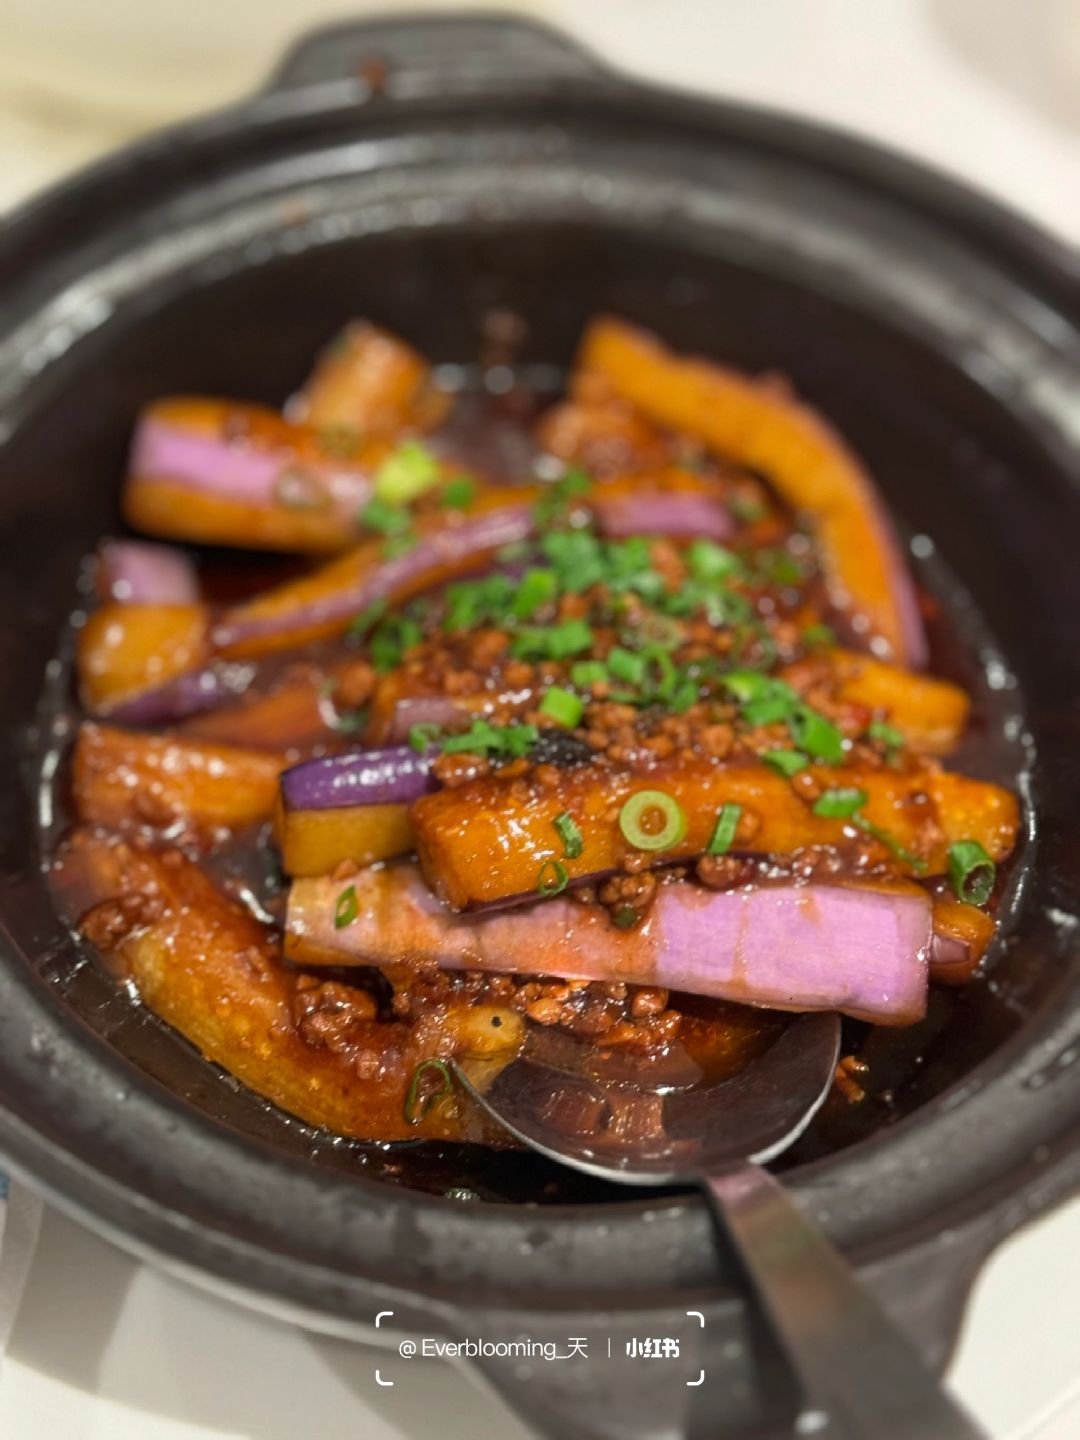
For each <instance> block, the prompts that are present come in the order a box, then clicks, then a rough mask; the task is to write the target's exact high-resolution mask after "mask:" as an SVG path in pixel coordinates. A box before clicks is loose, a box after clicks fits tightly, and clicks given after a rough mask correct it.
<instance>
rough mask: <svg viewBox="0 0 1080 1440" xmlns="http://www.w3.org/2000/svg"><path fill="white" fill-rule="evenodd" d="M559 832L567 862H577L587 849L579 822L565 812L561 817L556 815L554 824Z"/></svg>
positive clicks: (568, 812) (567, 811)
mask: <svg viewBox="0 0 1080 1440" xmlns="http://www.w3.org/2000/svg"><path fill="white" fill-rule="evenodd" d="M552 823H553V824H554V826H555V829H556V830H557V831H558V832H559V839H560V840H561V841H562V843H563V855H564V856H565V858H566V859H567V860H576V859H577V858H578V856H579V855H580V854H581V852H582V851H583V850H584V849H585V837H584V836H583V835H582V833H581V830H580V828H579V826H578V823H577V821H576V820H575V819H574V817H573V816H572V815H571V814H570V811H569V810H564V811H563V812H562V814H561V815H556V816H555V819H554V821H553V822H552Z"/></svg>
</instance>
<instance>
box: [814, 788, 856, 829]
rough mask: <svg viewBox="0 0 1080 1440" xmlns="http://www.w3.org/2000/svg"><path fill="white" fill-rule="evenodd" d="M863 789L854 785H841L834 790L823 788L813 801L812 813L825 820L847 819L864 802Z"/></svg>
mask: <svg viewBox="0 0 1080 1440" xmlns="http://www.w3.org/2000/svg"><path fill="white" fill-rule="evenodd" d="M867 798H868V797H867V794H866V791H865V790H857V789H855V787H854V786H847V785H841V786H838V787H837V788H836V789H835V790H823V791H822V792H821V794H820V795H819V797H818V799H817V800H816V801H815V803H814V814H815V815H821V816H823V817H824V818H825V819H826V820H849V819H850V818H851V817H852V815H854V814H855V811H856V810H861V809H862V807H863V806H864V805H865V804H866V801H867Z"/></svg>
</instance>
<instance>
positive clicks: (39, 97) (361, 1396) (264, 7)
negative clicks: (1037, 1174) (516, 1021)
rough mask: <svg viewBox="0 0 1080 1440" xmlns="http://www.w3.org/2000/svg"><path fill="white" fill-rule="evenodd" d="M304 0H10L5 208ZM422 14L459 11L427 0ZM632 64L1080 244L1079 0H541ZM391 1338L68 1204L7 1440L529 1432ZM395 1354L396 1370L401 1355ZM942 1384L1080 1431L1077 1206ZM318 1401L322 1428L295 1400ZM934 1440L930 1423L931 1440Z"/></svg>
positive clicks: (200, 94) (2, 1426)
mask: <svg viewBox="0 0 1080 1440" xmlns="http://www.w3.org/2000/svg"><path fill="white" fill-rule="evenodd" d="M405 8H407V7H404V6H394V5H386V4H384V5H382V6H377V7H376V6H366V5H363V4H352V5H340V4H332V3H330V4H325V5H322V6H319V7H312V6H310V5H308V4H304V3H302V0H259V3H258V4H256V3H255V0H231V3H229V4H222V3H221V0H185V4H184V5H182V6H176V7H165V6H163V5H159V4H158V5H155V4H153V3H151V4H146V3H145V0H96V3H95V4H92V5H91V4H87V3H86V0H4V21H3V25H4V38H3V45H2V47H0V159H2V163H0V207H3V206H6V205H8V204H12V203H14V202H15V201H17V200H18V199H19V198H20V197H21V196H22V195H24V194H26V193H28V192H30V191H31V190H33V189H35V188H37V187H39V186H41V185H43V184H46V183H47V182H48V181H50V180H51V179H53V178H55V177H57V176H59V175H61V174H63V173H64V172H65V171H67V170H69V169H70V168H72V167H73V166H75V165H78V164H81V163H84V162H85V161H86V160H88V159H90V158H91V157H92V156H93V155H94V154H97V153H99V152H101V151H102V150H105V149H108V148H110V147H111V146H113V145H116V144H118V143H121V142H122V141H123V140H124V139H125V138H127V137H128V136H129V135H132V134H135V133H138V131H140V130H142V129H145V128H147V127H148V126H150V125H154V124H158V123H163V122H165V121H167V120H169V119H172V118H174V117H176V116H178V115H181V114H184V113H187V112H190V111H192V110H195V109H199V108H202V107H205V106H208V105H212V104H214V103H218V102H220V101H225V100H227V99H229V98H231V97H233V96H235V95H238V94H240V93H242V92H243V90H244V89H245V88H248V87H250V86H251V85H253V84H255V83H256V82H257V80H258V79H259V78H260V76H261V75H262V74H263V73H264V72H265V70H266V69H267V68H268V66H269V65H270V64H271V63H272V61H273V59H274V58H275V57H276V56H277V55H278V54H279V53H280V50H281V48H282V47H283V45H284V44H285V42H286V41H287V39H288V38H289V37H290V36H292V35H294V34H296V33H299V31H301V30H302V29H303V27H304V25H305V24H309V23H311V19H312V15H313V14H317V15H318V18H320V19H321V18H330V17H334V16H338V15H341V14H348V13H354V14H355V13H357V12H361V11H362V12H367V11H369V10H376V9H378V10H383V11H385V10H388V9H389V10H402V9H405ZM426 8H427V9H429V10H431V9H446V10H453V9H455V8H458V7H456V6H454V5H443V4H439V3H437V0H434V3H433V0H426ZM499 8H503V9H518V10H521V11H523V12H525V13H531V14H535V15H539V16H542V17H544V18H547V19H551V20H553V21H555V22H556V23H558V24H561V25H562V26H563V27H564V28H566V29H567V30H569V31H571V32H572V33H575V34H577V35H579V36H580V37H581V38H582V39H584V40H586V41H588V42H589V43H590V44H592V45H593V46H594V47H595V48H596V49H597V50H598V51H600V52H601V53H602V54H604V55H606V56H607V57H608V58H609V59H610V60H611V61H613V62H615V63H618V64H620V65H622V66H623V67H625V68H627V69H630V70H634V71H638V72H640V73H642V74H645V75H650V76H653V77H655V78H657V79H660V80H665V81H668V82H670V83H672V84H683V85H688V86H692V87H694V88H697V89H700V90H706V91H714V92H715V93H717V94H721V95H726V96H731V97H735V98H742V99H747V100H752V101H754V102H756V103H759V104H765V105H771V106H775V107H777V108H782V109H786V110H793V111H797V112H800V113H804V114H807V115H811V116H814V117H816V118H819V119H823V120H827V121H829V122H831V123H833V124H836V125H839V126H843V127H845V128H848V129H851V130H853V131H856V132H859V133H862V134H864V135H868V136H871V137H873V138H875V139H878V140H881V141H884V142H886V143H889V144H891V145H893V146H895V147H897V148H900V149H903V150H906V151H908V152H910V153H911V154H914V155H916V156H919V157H922V158H924V159H926V160H929V161H932V162H933V163H934V164H936V165H938V166H939V167H941V168H943V169H945V170H949V171H952V172H953V173H955V174H959V175H961V176H963V177H965V178H966V179H967V180H968V181H969V182H971V183H974V184H977V185H980V186H981V187H982V188H984V189H985V190H987V191H989V192H990V193H992V194H995V195H996V196H998V197H999V198H1001V199H1003V200H1005V201H1007V202H1009V203H1011V204H1012V205H1013V206H1015V207H1016V208H1018V209H1022V210H1024V211H1026V212H1027V213H1028V214H1029V215H1030V216H1031V217H1033V218H1034V219H1036V220H1038V221H1039V222H1040V223H1042V224H1043V225H1044V226H1045V227H1046V228H1048V229H1050V230H1052V231H1054V232H1056V233H1057V235H1058V236H1059V237H1060V238H1062V239H1065V240H1066V241H1068V242H1070V243H1073V244H1078V243H1080V0H1025V3H1024V4H1018V3H1016V0H754V3H750V0H551V3H542V0H538V3H533V4H520V5H512V4H506V5H503V6H502V7H499ZM379 1362H380V1355H379V1353H378V1352H376V1351H374V1350H371V1349H369V1348H367V1347H364V1346H358V1345H350V1344H347V1343H344V1342H340V1341H332V1340H327V1339H325V1338H320V1337H316V1336H312V1335H308V1334H306V1333H304V1332H303V1331H301V1330H299V1329H297V1328H295V1327H293V1326H289V1325H286V1324H283V1323H280V1322H277V1321H273V1320H268V1319H265V1318H263V1317H260V1316H256V1315H253V1314H250V1313H248V1312H246V1311H243V1310H241V1309H239V1308H236V1307H234V1306H231V1305H229V1304H227V1303H225V1302H223V1301H219V1300H216V1299H212V1298H210V1297H209V1296H207V1295H204V1294H202V1293H200V1292H198V1291H196V1290H194V1289H192V1288H189V1287H188V1286H186V1285H184V1284H181V1283H180V1282H178V1281H176V1280H173V1279H171V1278H169V1277H167V1276H165V1275H163V1274H161V1273H159V1272H158V1271H156V1270H154V1269H152V1268H150V1267H148V1266H146V1265H143V1264H140V1263H138V1262H136V1261H133V1260H130V1259H129V1258H128V1257H127V1256H125V1255H123V1254H121V1253H120V1252H119V1251H117V1250H115V1249H113V1248H112V1247H111V1246H109V1245H107V1244H105V1243H104V1242H102V1241H100V1240H98V1239H96V1238H95V1237H94V1236H92V1235H90V1234H89V1233H87V1232H86V1231H84V1230H83V1229H81V1228H80V1227H79V1226H77V1225H75V1224H74V1223H72V1222H71V1221H70V1220H68V1219H66V1218H65V1217H64V1216H62V1215H61V1214H59V1213H58V1212H56V1211H53V1210H48V1211H47V1212H46V1215H45V1221H44V1225H43V1229H42V1237H41V1243H40V1247H39V1250H38V1253H37V1257H36V1259H35V1262H34V1265H33V1269H32V1271H31V1275H30V1280H29V1283H28V1286H27V1291H26V1295H25V1298H24V1301H23V1306H22V1309H21V1312H20V1314H19V1317H18V1320H17V1322H16V1327H15V1331H14V1334H13V1337H12V1344H11V1348H10V1352H9V1355H8V1357H7V1359H6V1361H5V1363H4V1366H3V1369H2V1370H0V1435H2V1436H4V1437H9V1436H10V1437H18V1440H39V1437H46V1436H48V1437H50V1440H51V1437H53V1436H62V1437H64V1440H225V1437H235V1436H245V1437H251V1440H296V1437H298V1436H307V1435H310V1434H312V1433H314V1432H315V1431H316V1429H317V1433H318V1434H319V1435H320V1440H346V1437H347V1440H358V1437H362V1440H420V1437H424V1440H426V1437H428V1436H430V1434H431V1433H432V1428H433V1426H435V1427H437V1431H438V1434H439V1437H440V1440H475V1437H476V1436H478V1435H492V1434H497V1435H499V1436H500V1437H503V1440H519V1437H520V1436H521V1435H522V1434H523V1432H522V1431H521V1428H520V1426H518V1425H517V1424H516V1422H515V1421H514V1420H513V1419H512V1418H511V1417H509V1416H508V1415H507V1414H506V1412H505V1411H504V1410H503V1409H502V1408H501V1407H500V1406H499V1405H498V1404H497V1403H496V1402H495V1401H493V1400H492V1399H490V1398H489V1397H488V1396H487V1395H486V1394H483V1393H481V1392H480V1391H479V1390H478V1389H477V1388H476V1387H475V1386H474V1385H473V1383H472V1382H471V1381H470V1380H469V1379H468V1377H467V1376H465V1375H463V1374H461V1373H460V1372H458V1371H456V1370H454V1369H452V1368H451V1367H450V1366H448V1365H445V1364H443V1363H441V1362H438V1361H432V1360H428V1361H424V1362H418V1363H414V1364H413V1365H412V1366H411V1367H409V1369H408V1371H407V1372H406V1373H405V1374H404V1375H403V1374H402V1372H401V1370H400V1368H399V1369H398V1370H397V1371H396V1372H392V1371H391V1370H390V1368H389V1366H388V1365H387V1362H386V1359H385V1356H382V1357H381V1363H382V1364H383V1366H384V1370H385V1371H386V1373H388V1374H389V1373H396V1374H397V1375H398V1379H399V1383H398V1384H397V1385H395V1387H394V1388H393V1389H380V1388H379V1387H378V1386H376V1384H375V1381H374V1367H375V1364H376V1363H379ZM397 1363H398V1365H399V1366H400V1365H401V1362H397ZM950 1378H951V1383H952V1384H953V1385H954V1386H955V1388H956V1389H957V1391H958V1392H959V1393H960V1394H961V1395H962V1396H963V1397H964V1399H965V1400H966V1401H967V1403H968V1404H969V1405H970V1406H971V1408H972V1409H973V1411H974V1412H975V1414H976V1415H977V1416H978V1417H979V1418H980V1419H981V1420H982V1421H983V1423H984V1424H985V1425H986V1427H987V1429H988V1431H989V1433H990V1435H991V1436H992V1437H993V1440H1077V1437H1080V1200H1077V1201H1074V1202H1073V1203H1072V1204H1071V1205H1068V1206H1065V1207H1063V1208H1061V1209H1060V1210H1059V1211H1058V1212H1057V1213H1055V1214H1054V1215H1052V1216H1050V1217H1047V1218H1046V1219H1044V1220H1042V1221H1041V1222H1039V1223H1038V1224H1036V1225H1034V1226H1032V1227H1030V1228H1029V1229H1028V1230H1026V1231H1025V1232H1023V1233H1022V1234H1020V1235H1018V1236H1016V1237H1015V1238H1014V1239H1012V1240H1011V1241H1010V1242H1009V1243H1008V1244H1006V1245H1005V1246H1003V1247H1002V1248H1001V1249H1000V1250H999V1251H998V1253H997V1254H996V1256H995V1257H994V1258H993V1260H992V1261H991V1262H990V1263H989V1264H988V1265H987V1267H986V1268H985V1270H984V1271H983V1273H982V1275H981V1277H980V1279H979V1280H978V1282H977V1284H976V1287H975V1291H974V1295H973V1300H972V1304H971V1306H970V1308H969V1311H968V1316H967V1319H966V1322H965V1326H964V1331H963V1335H962V1338H961V1343H960V1347H959V1350H958V1353H957V1356H956V1359H955V1361H954V1364H953V1366H952V1368H951V1371H950ZM311 1394H315V1395H316V1396H317V1397H318V1399H317V1421H316V1420H314V1419H313V1417H312V1416H311V1414H310V1413H309V1412H308V1410H307V1408H306V1405H307V1401H306V1400H305V1397H306V1396H310V1395H311ZM928 1440H930V1437H928Z"/></svg>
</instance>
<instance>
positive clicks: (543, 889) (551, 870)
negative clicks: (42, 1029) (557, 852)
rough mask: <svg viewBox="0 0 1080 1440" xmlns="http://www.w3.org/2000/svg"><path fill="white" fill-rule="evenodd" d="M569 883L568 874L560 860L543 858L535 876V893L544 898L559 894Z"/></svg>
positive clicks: (547, 898)
mask: <svg viewBox="0 0 1080 1440" xmlns="http://www.w3.org/2000/svg"><path fill="white" fill-rule="evenodd" d="M569 883H570V876H569V874H568V873H567V869H566V866H565V865H564V864H563V863H562V861H561V860H545V861H544V863H543V865H541V866H540V873H539V874H538V875H537V877H536V893H537V894H538V895H539V896H540V897H541V898H542V899H544V900H550V899H551V898H552V897H553V896H555V895H561V894H562V892H563V891H564V890H565V889H566V887H567V885H569Z"/></svg>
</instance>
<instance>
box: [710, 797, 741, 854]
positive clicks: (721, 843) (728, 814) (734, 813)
mask: <svg viewBox="0 0 1080 1440" xmlns="http://www.w3.org/2000/svg"><path fill="white" fill-rule="evenodd" d="M741 818H742V806H741V805H721V807H720V810H719V813H718V814H717V817H716V829H715V830H714V831H713V833H712V839H711V840H710V841H709V843H708V845H707V846H706V847H705V848H706V853H707V854H709V855H726V854H727V852H728V851H729V850H730V849H731V846H732V842H733V841H734V839H735V831H736V830H737V829H738V828H739V820H740V819H741Z"/></svg>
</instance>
